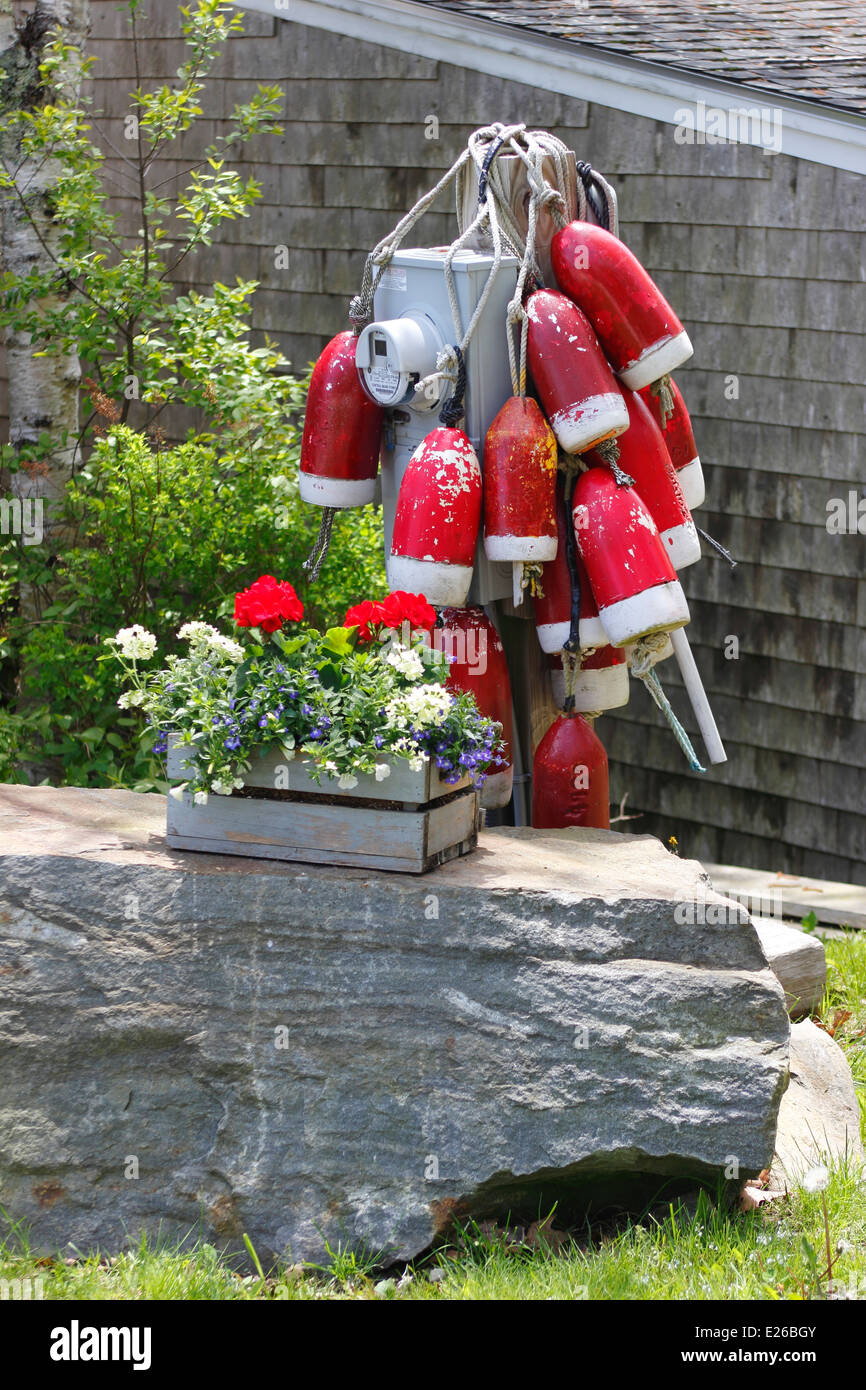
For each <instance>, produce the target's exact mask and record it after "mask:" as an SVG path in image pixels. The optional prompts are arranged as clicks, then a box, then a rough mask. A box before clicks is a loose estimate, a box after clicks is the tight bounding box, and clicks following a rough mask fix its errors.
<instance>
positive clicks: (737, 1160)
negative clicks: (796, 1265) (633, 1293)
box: [0, 787, 789, 1260]
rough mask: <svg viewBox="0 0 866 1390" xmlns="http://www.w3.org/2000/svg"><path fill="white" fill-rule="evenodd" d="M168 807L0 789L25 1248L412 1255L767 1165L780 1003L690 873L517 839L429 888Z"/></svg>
mask: <svg viewBox="0 0 866 1390" xmlns="http://www.w3.org/2000/svg"><path fill="white" fill-rule="evenodd" d="M164 815H165V805H164V802H163V800H162V798H160V797H156V796H139V795H135V794H134V793H127V792H120V791H83V790H79V789H75V788H66V789H62V790H59V791H58V790H56V789H52V788H47V787H46V788H43V787H37V788H29V787H28V788H24V787H5V788H0V830H2V836H0V997H2V1002H0V1203H2V1205H3V1207H5V1209H6V1210H7V1212H8V1213H9V1214H10V1216H11V1217H13V1218H14V1219H16V1220H22V1219H23V1220H25V1221H26V1222H27V1223H29V1224H30V1226H31V1231H32V1237H33V1240H34V1243H35V1244H36V1245H37V1246H41V1247H54V1246H62V1245H64V1244H65V1243H66V1242H67V1241H72V1242H74V1243H75V1244H76V1245H78V1246H79V1247H80V1248H82V1249H87V1248H88V1247H91V1246H96V1245H99V1246H101V1247H102V1248H103V1249H104V1250H109V1251H110V1250H111V1249H112V1248H114V1249H116V1248H118V1247H119V1246H120V1245H122V1243H123V1242H124V1240H125V1238H127V1237H128V1236H130V1235H134V1234H135V1232H137V1231H138V1230H140V1229H143V1228H146V1229H148V1230H150V1231H153V1230H155V1229H157V1228H158V1227H159V1228H161V1230H162V1231H163V1232H164V1233H171V1234H181V1233H184V1234H185V1233H187V1232H189V1231H190V1230H193V1232H194V1233H196V1234H199V1233H200V1234H202V1235H204V1236H205V1237H206V1238H208V1239H210V1240H214V1241H216V1242H217V1243H218V1244H224V1245H226V1246H233V1245H236V1244H237V1243H238V1242H239V1239H240V1237H241V1235H242V1233H243V1232H248V1233H249V1235H250V1237H251V1239H252V1241H253V1243H254V1244H255V1245H256V1247H257V1248H258V1249H259V1250H260V1251H261V1252H262V1253H263V1254H270V1253H272V1252H276V1253H280V1254H283V1253H289V1254H290V1255H291V1257H292V1258H294V1259H296V1260H297V1259H319V1258H321V1256H322V1253H323V1245H324V1242H325V1241H326V1240H327V1241H328V1242H329V1243H331V1244H332V1245H334V1244H336V1243H337V1242H341V1241H342V1243H343V1244H344V1245H352V1246H356V1247H360V1246H365V1247H366V1248H367V1249H372V1250H375V1251H380V1250H381V1251H387V1252H388V1253H390V1254H395V1255H400V1256H411V1255H413V1254H415V1253H417V1252H419V1251H420V1250H422V1249H423V1248H424V1247H426V1246H427V1245H428V1244H429V1242H430V1241H431V1240H432V1239H433V1238H434V1236H436V1234H437V1232H439V1231H440V1230H442V1229H443V1228H444V1227H445V1226H446V1225H447V1224H448V1222H449V1221H450V1220H451V1218H452V1217H453V1216H454V1215H455V1214H457V1215H460V1214H463V1215H469V1214H473V1215H478V1216H486V1215H495V1214H500V1213H503V1212H505V1211H507V1210H511V1212H512V1213H513V1214H518V1213H523V1214H526V1215H527V1216H534V1215H537V1214H538V1210H539V1207H543V1208H544V1210H545V1211H546V1210H549V1207H550V1205H552V1203H553V1202H556V1201H558V1202H559V1203H560V1211H561V1212H562V1211H563V1210H564V1211H565V1212H567V1211H568V1210H570V1209H571V1208H572V1207H574V1208H575V1209H578V1208H585V1206H586V1204H587V1202H595V1203H596V1204H597V1203H598V1202H604V1201H607V1200H611V1199H614V1200H617V1201H623V1200H629V1199H630V1198H634V1200H636V1201H637V1200H640V1201H643V1200H646V1199H647V1197H650V1198H651V1197H652V1196H653V1195H654V1194H657V1193H661V1194H663V1195H667V1194H668V1193H669V1192H671V1191H672V1189H673V1187H674V1186H675V1185H676V1184H677V1183H679V1184H682V1183H687V1182H688V1183H691V1182H694V1181H695V1180H709V1181H714V1180H715V1179H716V1178H717V1177H718V1176H719V1175H725V1176H727V1177H728V1178H729V1179H734V1178H739V1180H740V1181H742V1179H743V1177H746V1176H749V1175H752V1174H755V1173H757V1172H759V1171H760V1170H761V1169H762V1168H764V1167H765V1166H767V1165H768V1164H769V1162H770V1159H771V1157H772V1153H773V1143H774V1136H775V1130H776V1116H777V1111H778V1107H779V1100H780V1097H781V1094H782V1091H783V1090H784V1087H785V1084H786V1080H787V1057H788V1031H789V1030H788V1019H787V1016H786V1013H785V1005H784V998H783V993H782V989H781V987H780V985H779V983H778V981H777V980H776V979H775V977H774V976H773V974H772V973H771V971H770V970H769V969H768V968H767V965H766V961H765V958H764V955H763V953H762V951H761V949H760V946H759V943H758V939H757V936H756V934H755V931H754V929H753V927H752V925H751V924H750V921H749V918H748V915H747V914H746V912H745V910H744V909H742V908H740V907H737V906H736V905H734V904H728V905H727V906H725V905H724V903H725V900H723V899H721V898H719V897H718V896H717V895H716V894H714V893H713V892H712V890H711V889H710V888H709V887H708V883H707V880H706V876H705V875H704V874H703V871H702V870H701V868H700V866H699V865H698V864H696V863H694V862H689V861H683V860H680V859H677V858H675V857H674V856H672V855H671V854H669V853H668V852H667V851H666V850H665V849H664V848H663V847H662V845H661V844H660V843H659V842H658V841H656V840H654V839H652V838H650V837H647V836H637V835H628V834H615V833H611V832H605V831H591V830H587V831H554V832H548V831H531V830H511V831H509V830H499V831H490V832H486V833H483V834H482V836H481V840H480V848H479V850H478V851H477V853H475V854H473V855H471V856H469V857H468V858H466V859H462V860H459V861H456V862H454V863H451V864H448V865H445V866H444V867H442V868H440V869H438V870H436V871H434V872H433V873H431V874H428V875H426V876H425V877H423V878H421V879H417V878H410V877H408V876H402V875H399V874H386V873H377V872H370V873H367V872H364V871H361V870H346V869H329V868H320V867H303V866H293V865H282V864H278V863H266V862H263V861H255V860H244V859H237V858H221V857H218V856H209V855H197V854H189V853H183V852H169V851H167V850H166V848H165V845H164V841H163V838H162V837H163V826H164ZM692 903H697V909H696V910H692V909H691V907H689V904H692ZM684 904H686V910H685V911H684V910H683V905H684ZM558 1224H561V1218H560V1217H558Z"/></svg>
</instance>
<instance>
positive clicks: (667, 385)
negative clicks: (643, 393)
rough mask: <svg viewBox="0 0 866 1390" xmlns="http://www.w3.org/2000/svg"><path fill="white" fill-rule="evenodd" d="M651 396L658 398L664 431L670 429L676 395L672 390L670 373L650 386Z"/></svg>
mask: <svg viewBox="0 0 866 1390" xmlns="http://www.w3.org/2000/svg"><path fill="white" fill-rule="evenodd" d="M650 395H653V396H655V397H656V400H657V401H658V403H659V414H660V416H661V422H662V429H663V430H666V429H667V427H668V418H669V416H671V415H673V413H674V409H675V401H674V393H673V391H672V390H671V378H670V373H669V372H666V373H665V375H664V376H660V377H659V379H658V381H654V382H653V383H652V385H651V386H650Z"/></svg>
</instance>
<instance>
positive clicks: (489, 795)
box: [480, 767, 514, 811]
mask: <svg viewBox="0 0 866 1390" xmlns="http://www.w3.org/2000/svg"><path fill="white" fill-rule="evenodd" d="M513 790H514V768H513V767H503V768H501V769H500V771H499V772H491V774H490V776H489V777H485V778H484V781H483V782H482V784H481V795H480V800H481V805H482V806H483V807H484V810H485V811H494V810H498V809H499V807H500V806H507V805H508V803H509V801H510V800H511V794H512V792H513Z"/></svg>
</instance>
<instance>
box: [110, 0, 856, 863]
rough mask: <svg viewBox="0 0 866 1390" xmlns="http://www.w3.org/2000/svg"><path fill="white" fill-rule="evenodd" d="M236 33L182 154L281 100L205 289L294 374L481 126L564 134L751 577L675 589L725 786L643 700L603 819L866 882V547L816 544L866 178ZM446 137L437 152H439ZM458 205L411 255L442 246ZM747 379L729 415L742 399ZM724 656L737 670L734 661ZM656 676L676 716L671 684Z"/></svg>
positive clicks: (114, 27) (843, 445) (455, 75)
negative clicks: (592, 180) (642, 295)
mask: <svg viewBox="0 0 866 1390" xmlns="http://www.w3.org/2000/svg"><path fill="white" fill-rule="evenodd" d="M147 8H148V10H149V13H150V16H151V17H150V19H149V20H148V22H147V25H148V32H149V35H150V36H151V41H149V42H148V43H147V44H146V45H145V48H144V52H145V57H146V60H147V65H148V70H147V76H149V77H154V78H156V77H168V76H171V75H172V74H173V72H174V70H175V68H176V67H177V66H178V62H179V46H178V41H177V37H176V36H177V34H178V32H179V30H178V16H177V7H176V4H175V3H174V0H150V4H149V5H148V6H147ZM93 14H94V24H93V36H94V37H93V43H92V46H91V51H92V53H93V54H94V55H95V56H97V57H98V58H99V60H100V61H99V66H98V68H97V69H96V74H97V80H96V83H95V90H96V97H97V103H98V104H100V105H103V106H104V107H105V108H106V110H107V112H108V114H109V117H110V119H109V120H108V121H107V123H106V125H105V129H106V133H107V134H108V135H109V136H110V137H111V139H112V140H114V142H115V144H122V123H121V118H122V116H123V114H125V112H126V111H127V109H128V108H127V104H126V93H127V92H128V90H129V88H130V86H131V75H132V64H131V55H130V51H129V44H128V43H127V42H126V41H125V40H124V39H123V38H122V35H123V34H124V32H125V30H124V22H123V18H122V15H121V14H119V12H118V11H117V9H116V6H115V5H114V4H113V3H102V2H101V0H99V2H98V3H95V4H94V5H93ZM245 23H246V33H247V37H244V38H241V39H236V40H234V41H233V42H232V43H231V44H230V46H229V51H228V55H227V59H226V61H225V63H224V65H223V72H224V75H225V81H224V82H223V83H222V85H221V87H220V93H219V100H220V109H219V110H217V111H213V112H210V113H208V119H207V120H206V121H204V122H203V123H202V124H203V126H204V132H203V133H202V132H199V131H196V132H195V133H194V134H193V135H191V136H190V138H189V140H188V148H189V152H190V153H191V154H195V153H196V152H198V151H199V150H200V147H201V144H202V140H203V134H205V135H207V136H210V135H211V134H212V133H213V131H214V130H215V129H216V127H215V126H214V125H213V124H212V119H211V118H217V119H218V118H219V117H220V116H223V115H225V114H226V113H227V112H228V110H229V109H230V106H231V103H232V100H233V99H234V97H235V93H236V92H244V91H247V90H248V88H249V85H250V83H251V82H252V81H257V80H274V81H280V82H281V83H283V84H284V86H285V91H286V106H287V119H286V122H285V133H284V134H283V135H282V137H276V138H272V139H268V140H263V141H262V142H260V143H259V144H258V147H257V149H256V151H255V154H256V156H257V157H258V158H260V159H261V160H262V161H263V163H261V164H259V165H257V166H251V167H250V170H249V172H251V173H254V174H255V175H256V176H257V177H258V178H260V179H261V181H262V183H263V185H264V203H263V205H261V206H260V207H259V208H258V210H257V211H255V212H254V214H253V216H252V217H251V218H250V219H249V220H247V221H241V222H237V223H233V224H230V226H229V228H228V230H227V233H226V235H225V236H224V238H223V243H222V244H221V245H220V246H217V247H215V248H213V249H212V250H211V251H209V252H206V253H203V254H202V255H201V256H200V257H199V259H198V261H197V263H196V273H195V282H196V283H197V284H199V285H200V286H202V287H204V288H207V287H208V286H209V284H210V283H211V281H212V280H213V278H222V279H231V278H234V277H235V276H236V275H237V274H242V275H244V276H250V277H258V278H259V279H260V280H261V282H262V285H263V288H262V290H261V292H260V293H259V295H258V300H257V303H258V309H257V315H258V318H257V326H258V327H259V328H263V329H267V330H268V331H269V332H270V333H271V334H273V335H274V336H276V337H277V338H278V339H279V341H280V343H281V345H282V346H283V348H284V350H285V351H286V353H287V354H288V356H289V357H290V358H291V359H292V361H293V362H294V364H295V365H296V367H297V368H298V369H301V368H303V367H304V365H305V364H306V363H307V362H308V361H309V360H310V359H311V358H313V357H314V356H315V355H316V354H317V352H318V350H319V349H320V347H321V345H322V344H323V342H324V341H325V340H326V339H327V338H328V337H329V336H330V335H332V334H333V333H334V332H335V331H337V330H338V329H340V328H341V327H344V326H345V314H346V306H347V299H348V296H349V295H350V294H352V293H353V292H354V291H355V290H356V288H357V284H358V279H359V275H360V272H361V267H362V257H363V253H364V251H365V250H366V249H368V248H369V246H370V245H371V244H372V243H373V242H374V241H375V240H376V239H377V238H378V237H380V236H381V235H383V234H384V233H385V232H386V231H387V230H388V229H389V228H390V227H391V226H392V225H393V224H394V222H395V221H396V219H397V217H398V215H399V214H400V213H402V212H403V211H404V210H405V209H406V208H407V207H408V206H409V205H410V204H411V203H412V201H413V200H414V199H415V198H416V196H417V195H418V193H419V192H420V191H421V190H423V189H424V188H425V187H427V186H428V185H429V184H430V182H431V181H432V176H433V175H434V173H435V171H436V170H439V169H443V168H445V167H446V166H447V165H448V164H450V162H451V161H452V160H453V158H454V157H455V155H456V154H457V152H458V151H459V149H460V147H461V146H462V144H463V142H464V139H465V136H466V135H467V133H468V132H469V131H470V130H471V129H472V127H473V126H475V125H477V124H481V123H484V122H486V121H489V120H496V119H508V120H513V119H517V120H525V121H526V122H527V123H530V124H533V125H538V126H541V127H545V128H547V129H550V130H554V131H556V132H557V133H558V134H559V135H560V136H562V137H563V138H564V139H565V140H566V141H567V142H568V143H569V145H570V146H571V147H572V148H574V149H575V150H576V152H577V154H578V157H579V158H585V159H588V160H590V161H591V162H592V164H593V165H594V166H595V167H596V168H598V169H599V170H601V171H602V172H603V173H604V174H606V175H607V176H608V177H609V178H610V179H611V180H612V181H613V182H614V183H615V185H616V187H617V190H618V193H619V197H620V209H621V216H622V234H623V236H624V238H625V239H626V241H627V242H628V243H629V245H630V246H631V247H632V248H633V250H634V251H635V252H636V253H637V255H638V256H639V257H640V258H641V260H642V261H643V262H644V263H645V265H646V266H647V267H648V269H649V270H650V271H651V273H652V274H653V275H654V276H655V277H656V279H657V280H658V283H659V285H660V286H661V288H662V290H663V291H664V292H665V294H667V295H668V297H669V298H670V300H671V301H672V303H673V304H674V306H675V307H676V308H677V310H678V312H679V313H680V315H681V317H682V318H683V320H684V322H685V324H686V327H687V329H688V331H689V333H690V335H691V337H692V340H693V342H694V344H695V356H694V358H693V360H692V362H691V363H689V364H688V366H687V368H686V369H684V370H682V371H681V372H679V373H678V374H677V379H678V380H679V381H680V383H681V385H682V387H683V390H684V394H685V396H686V399H687V401H688V403H689V406H690V409H691V412H692V415H693V417H694V423H695V433H696V435H697V438H698V444H699V448H700V452H701V456H702V458H703V461H704V464H705V469H706V475H707V482H708V502H707V507H706V508H705V509H704V510H703V511H702V512H701V513H700V514H699V516H698V521H699V523H700V524H701V525H702V526H703V527H704V528H705V529H707V530H708V531H709V532H710V533H711V534H712V535H713V536H715V537H716V538H717V539H718V540H719V541H721V542H722V543H723V544H724V545H726V546H727V547H729V548H730V549H731V550H732V551H733V553H734V555H735V556H736V557H737V559H738V560H739V565H738V567H737V569H736V571H734V572H733V573H732V572H731V571H730V570H729V569H728V567H727V565H726V564H725V563H724V562H723V561H722V560H720V559H716V558H713V557H712V555H710V554H707V555H706V557H705V559H704V561H703V562H702V564H701V565H699V566H696V567H694V568H692V569H690V570H688V571H686V572H685V574H684V587H685V589H686V592H687V594H688V597H689V601H690V604H691V608H692V614H693V622H692V625H691V629H690V633H691V636H692V641H693V645H694V647H695V651H696V657H697V660H698V663H699V666H700V668H701V671H702V673H703V675H704V678H705V681H706V683H707V687H708V690H709V692H710V697H711V700H712V703H713V706H714V709H715V712H716V715H717V719H718V723H719V726H720V729H721V731H722V734H723V737H724V739H725V741H726V745H727V750H728V755H729V762H728V763H727V764H726V765H725V766H724V767H722V768H719V769H716V770H714V771H713V772H712V773H710V774H709V775H708V776H707V777H706V778H700V777H697V776H693V775H691V774H690V773H689V772H688V771H687V770H686V767H685V763H684V761H683V759H682V756H681V754H680V752H679V750H678V749H677V747H676V744H675V743H674V740H673V738H672V737H671V735H670V733H669V732H668V731H667V729H666V728H665V727H663V726H662V724H661V723H660V716H658V715H657V713H656V711H655V710H654V708H653V707H652V706H651V704H650V701H649V699H648V697H647V696H646V695H645V692H644V691H643V690H641V688H640V687H639V686H635V687H634V689H633V693H632V699H631V702H630V704H629V705H628V706H627V707H626V709H625V710H623V711H621V712H617V713H616V714H615V715H611V716H607V717H605V718H604V719H603V720H602V721H601V723H600V725H599V732H600V734H601V736H602V739H603V740H604V742H605V745H606V746H607V748H608V751H609V753H610V758H611V774H612V776H611V792H612V800H615V801H618V800H619V798H620V797H621V796H622V795H623V793H624V792H626V791H627V792H628V793H629V805H628V808H627V809H629V810H640V811H643V812H644V816H643V819H641V820H639V821H632V822H629V823H628V824H627V825H626V826H625V827H624V828H625V829H627V830H637V831H649V832H653V833H656V834H659V835H661V836H663V837H664V838H667V836H668V835H670V834H675V835H676V836H677V837H678V839H679V842H680V850H681V853H684V854H688V855H695V856H698V857H702V858H705V859H708V860H716V861H725V862H729V863H739V864H744V865H753V866H756V867H759V868H766V869H780V870H785V871H794V872H799V873H808V874H814V875H820V876H823V877H826V878H831V879H840V880H847V881H851V882H857V883H866V868H864V861H866V814H864V812H866V804H864V803H866V796H864V786H866V774H864V766H866V737H864V733H866V642H864V626H866V579H864V578H863V577H862V575H863V558H864V548H866V547H864V540H863V538H862V537H861V536H858V535H856V534H854V535H841V536H835V535H829V534H828V532H827V530H826V525H825V521H826V505H827V501H828V499H829V498H832V497H846V496H847V494H848V491H849V489H853V490H855V491H856V493H857V495H858V496H860V495H861V494H862V492H863V488H862V486H861V480H862V478H863V442H864V433H866V413H864V389H863V383H864V380H866V337H864V335H866V233H864V208H866V186H864V185H866V180H864V179H863V178H862V177H861V176H858V175H856V174H852V173H846V172H840V171H837V170H834V169H831V168H828V167H823V166H821V165H817V164H810V163H806V162H804V161H800V160H796V159H793V158H790V157H788V156H785V155H771V154H765V153H764V152H763V151H761V150H759V149H756V148H751V147H746V146H739V147H738V146H724V145H722V146H711V145H705V146H687V145H678V144H677V143H675V141H674V138H673V127H672V126H668V125H662V124H657V123H655V122H653V121H651V120H648V119H644V118H640V117H634V116H628V115H624V114H621V113H619V112H617V111H614V110H610V109H607V108H604V107H601V106H595V105H592V106H588V105H587V104H586V103H584V102H581V101H576V100H572V99H569V98H567V97H564V96H559V95H556V94H551V93H548V92H545V91H541V90H535V89H530V88H527V87H523V86H520V85H518V84H516V83H513V82H504V81H500V80H497V79H495V78H492V77H486V76H479V75H478V74H477V73H475V72H472V71H468V70H466V69H463V68H461V67H460V66H459V65H456V64H455V65H446V64H444V63H437V62H434V61H430V60H427V59H423V58H416V57H413V56H411V55H409V54H403V53H400V52H397V51H394V50H390V49H387V48H383V47H379V46H375V45H371V44H367V43H362V42H358V41H355V40H352V39H347V38H343V37H340V36H337V35H331V34H328V33H326V32H324V31H321V30H317V29H313V28H305V27H303V26H301V25H298V24H294V23H291V22H287V21H284V20H280V19H271V18H268V17H265V16H263V15H260V14H258V13H247V14H246V15H245ZM455 58H459V53H455ZM107 74H110V77H108V76H106V75H107ZM433 114H435V115H437V116H438V118H439V120H440V122H441V124H440V127H439V138H438V139H437V140H430V139H426V138H425V121H426V119H427V117H428V116H430V115H433ZM169 172H170V171H169ZM443 207H444V210H443V211H441V212H439V213H437V214H435V215H431V216H428V218H427V219H426V220H425V222H423V223H422V224H421V228H420V229H419V232H420V235H419V236H418V237H417V239H416V241H415V244H417V245H430V244H436V243H440V242H442V241H444V240H446V239H448V240H450V239H451V237H452V236H453V234H454V226H455V223H454V219H453V214H452V212H451V208H450V206H449V205H448V204H447V203H446V204H444V205H443ZM279 245H285V246H288V247H289V248H290V252H291V256H290V266H289V269H288V270H287V271H285V270H282V271H281V270H277V269H275V255H274V248H275V247H277V246H279ZM731 374H735V375H736V376H737V377H738V380H739V395H738V398H737V399H732V400H729V399H726V395H725V385H726V378H727V377H729V376H730V375H731ZM728 635H733V636H736V637H737V638H738V639H739V651H740V654H739V659H738V660H727V659H726V658H725V655H724V645H725V639H726V637H727V636H728ZM660 673H661V675H662V678H663V680H664V682H665V684H666V686H667V688H668V689H669V690H670V691H671V692H672V693H673V697H674V700H675V703H676V705H677V707H678V709H679V711H680V712H681V713H682V712H683V711H684V697H683V694H682V692H681V691H679V690H677V689H676V686H677V680H676V676H675V668H674V663H673V662H667V663H666V664H665V665H664V666H663V667H661V668H660ZM685 722H686V724H687V726H688V727H689V728H690V729H691V728H693V725H692V723H691V721H690V718H689V717H686V719H685ZM699 751H702V750H701V749H700V747H699Z"/></svg>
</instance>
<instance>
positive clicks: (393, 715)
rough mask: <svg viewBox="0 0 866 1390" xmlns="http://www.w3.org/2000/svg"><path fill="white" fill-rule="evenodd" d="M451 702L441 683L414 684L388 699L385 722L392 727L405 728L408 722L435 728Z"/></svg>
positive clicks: (417, 725) (425, 727) (426, 727)
mask: <svg viewBox="0 0 866 1390" xmlns="http://www.w3.org/2000/svg"><path fill="white" fill-rule="evenodd" d="M453 703H454V700H453V697H452V696H451V695H449V693H448V691H447V690H445V689H444V688H443V687H442V686H441V685H416V686H415V687H414V689H412V690H406V691H403V692H402V694H400V695H398V696H397V697H396V699H393V700H389V701H388V703H387V705H386V706H385V722H386V724H387V725H388V726H389V728H392V729H406V728H408V727H409V725H410V724H414V726H415V727H416V728H419V729H436V728H438V727H439V725H440V724H441V723H442V722H443V720H444V719H445V718H446V716H447V714H448V711H449V710H450V709H451V706H452V704H453Z"/></svg>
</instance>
